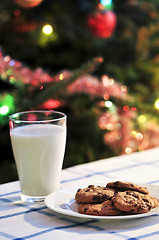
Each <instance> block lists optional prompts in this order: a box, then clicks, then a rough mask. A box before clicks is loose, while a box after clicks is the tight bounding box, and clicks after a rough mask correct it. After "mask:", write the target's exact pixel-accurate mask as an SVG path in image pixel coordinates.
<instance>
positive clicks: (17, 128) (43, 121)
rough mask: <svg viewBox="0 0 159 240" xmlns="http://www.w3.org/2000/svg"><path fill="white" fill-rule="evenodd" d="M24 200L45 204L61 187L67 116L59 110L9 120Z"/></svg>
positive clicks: (24, 113)
mask: <svg viewBox="0 0 159 240" xmlns="http://www.w3.org/2000/svg"><path fill="white" fill-rule="evenodd" d="M9 126H10V136H11V144H12V149H13V154H14V158H15V162H16V167H17V171H18V176H19V180H20V186H21V200H22V201H24V202H38V201H43V200H44V199H45V197H46V196H47V195H48V194H50V193H51V192H54V191H57V190H58V189H59V186H60V174H61V170H62V164H63V158H64V152H65V144H66V115H65V114H64V113H61V112H56V111H27V112H19V113H15V114H13V115H11V116H10V117H9Z"/></svg>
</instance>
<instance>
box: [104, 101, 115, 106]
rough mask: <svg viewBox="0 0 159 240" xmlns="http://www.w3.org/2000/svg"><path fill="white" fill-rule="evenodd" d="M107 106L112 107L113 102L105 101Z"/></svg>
mask: <svg viewBox="0 0 159 240" xmlns="http://www.w3.org/2000/svg"><path fill="white" fill-rule="evenodd" d="M104 105H105V106H106V107H107V108H110V107H111V106H112V105H113V103H112V102H111V101H105V104H104Z"/></svg>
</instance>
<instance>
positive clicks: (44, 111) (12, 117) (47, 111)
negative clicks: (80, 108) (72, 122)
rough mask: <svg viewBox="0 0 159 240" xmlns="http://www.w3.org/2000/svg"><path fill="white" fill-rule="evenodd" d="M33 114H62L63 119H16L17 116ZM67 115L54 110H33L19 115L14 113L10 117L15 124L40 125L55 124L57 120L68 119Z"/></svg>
mask: <svg viewBox="0 0 159 240" xmlns="http://www.w3.org/2000/svg"><path fill="white" fill-rule="evenodd" d="M30 113H31V114H33V113H35V114H36V113H55V114H60V115H61V117H60V116H59V117H57V118H55V119H45V120H21V119H16V117H17V116H20V115H23V114H30ZM66 118H67V115H66V114H65V113H63V112H59V111H54V110H31V111H23V112H17V113H13V114H12V115H10V116H9V121H13V122H15V123H16V122H17V123H19V122H21V123H39V122H54V121H57V120H62V119H66Z"/></svg>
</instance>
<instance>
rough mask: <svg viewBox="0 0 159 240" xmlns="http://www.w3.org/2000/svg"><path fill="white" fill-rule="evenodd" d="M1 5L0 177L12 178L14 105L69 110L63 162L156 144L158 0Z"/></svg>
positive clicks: (31, 0) (27, 0)
mask: <svg viewBox="0 0 159 240" xmlns="http://www.w3.org/2000/svg"><path fill="white" fill-rule="evenodd" d="M0 10H1V11H0V46H1V50H0V86H1V92H0V131H1V134H0V148H1V154H2V158H1V162H0V164H1V172H2V173H1V174H0V175H1V176H2V178H1V179H0V182H3V181H9V180H13V179H16V177H17V176H16V170H15V164H14V159H13V155H12V151H11V146H10V140H9V130H8V116H9V115H10V114H12V113H13V112H17V111H24V110H33V109H52V110H58V111H64V112H65V113H66V114H67V115H68V138H67V147H66V154H65V160H64V167H68V166H72V165H75V164H80V163H84V162H89V161H94V160H97V159H100V158H106V157H109V156H114V155H119V154H128V153H131V152H134V151H141V150H144V149H147V148H151V147H156V146H158V145H159V144H158V137H159V127H158V118H157V115H158V109H159V84H158V83H159V78H158V74H159V73H158V64H159V57H158V28H159V17H158V16H159V15H158V11H159V9H158V3H157V1H138V0H121V1H117V0H114V1H111V0H74V1H71V0H68V1H67V2H66V1H64V0H58V1H57V0H55V1H51V0H14V1H10V0H2V1H1V5H0ZM4 176H5V177H4Z"/></svg>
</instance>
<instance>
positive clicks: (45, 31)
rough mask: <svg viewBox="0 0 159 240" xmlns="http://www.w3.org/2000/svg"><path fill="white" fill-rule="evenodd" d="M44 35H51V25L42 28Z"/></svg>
mask: <svg viewBox="0 0 159 240" xmlns="http://www.w3.org/2000/svg"><path fill="white" fill-rule="evenodd" d="M42 31H43V33H44V34H47V35H48V34H51V33H52V32H53V28H52V26H51V25H49V24H47V25H45V26H44V27H43V28H42Z"/></svg>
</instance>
